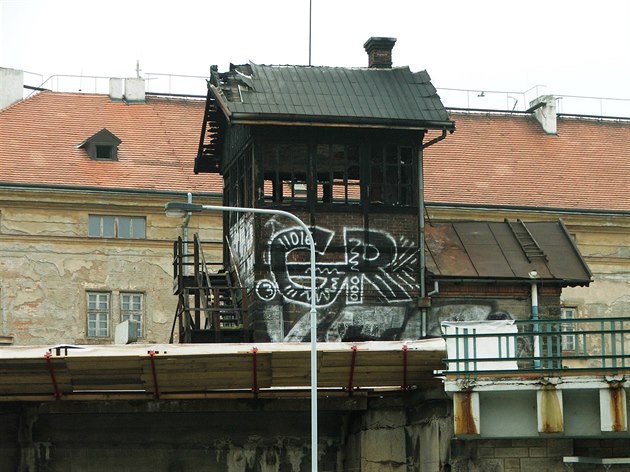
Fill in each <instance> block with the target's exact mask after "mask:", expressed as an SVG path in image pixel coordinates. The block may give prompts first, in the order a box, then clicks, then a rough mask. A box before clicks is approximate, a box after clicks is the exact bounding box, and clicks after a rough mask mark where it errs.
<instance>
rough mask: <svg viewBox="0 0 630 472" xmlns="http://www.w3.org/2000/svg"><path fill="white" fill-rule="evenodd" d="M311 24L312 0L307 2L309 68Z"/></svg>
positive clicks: (309, 59)
mask: <svg viewBox="0 0 630 472" xmlns="http://www.w3.org/2000/svg"><path fill="white" fill-rule="evenodd" d="M312 22H313V0H308V65H309V66H311V65H312V64H311V25H312Z"/></svg>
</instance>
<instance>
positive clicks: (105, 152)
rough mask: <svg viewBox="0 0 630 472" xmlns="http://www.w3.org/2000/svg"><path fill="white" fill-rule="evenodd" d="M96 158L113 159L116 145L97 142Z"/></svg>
mask: <svg viewBox="0 0 630 472" xmlns="http://www.w3.org/2000/svg"><path fill="white" fill-rule="evenodd" d="M95 146H96V159H112V155H113V154H114V146H111V145H108V144H96V145H95Z"/></svg>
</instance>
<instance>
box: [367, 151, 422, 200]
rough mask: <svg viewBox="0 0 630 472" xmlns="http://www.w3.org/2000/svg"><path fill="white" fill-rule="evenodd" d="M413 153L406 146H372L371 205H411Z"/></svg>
mask: <svg viewBox="0 0 630 472" xmlns="http://www.w3.org/2000/svg"><path fill="white" fill-rule="evenodd" d="M412 157H413V152H412V148H411V147H408V146H395V145H385V146H374V147H373V148H372V152H371V155H370V191H369V198H370V202H372V203H387V204H396V205H412V204H413V182H414V172H413V169H414V167H413V159H412Z"/></svg>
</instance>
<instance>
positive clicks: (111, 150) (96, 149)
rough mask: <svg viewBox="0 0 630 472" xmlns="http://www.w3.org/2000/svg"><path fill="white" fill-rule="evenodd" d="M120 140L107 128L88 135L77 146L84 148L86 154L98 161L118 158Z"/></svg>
mask: <svg viewBox="0 0 630 472" xmlns="http://www.w3.org/2000/svg"><path fill="white" fill-rule="evenodd" d="M120 143H122V141H121V140H120V139H119V138H118V137H117V136H116V135H114V134H113V133H111V132H110V131H109V130H108V129H107V128H103V129H102V130H100V131H99V132H98V133H96V134H94V135H92V136H90V137H89V138H88V139H86V140H85V141H83V142H82V143H81V144H79V145H78V146H77V147H78V148H79V149H85V151H86V152H87V154H88V156H90V158H92V159H94V160H98V161H116V160H118V146H119V145H120Z"/></svg>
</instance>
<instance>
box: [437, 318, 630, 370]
mask: <svg viewBox="0 0 630 472" xmlns="http://www.w3.org/2000/svg"><path fill="white" fill-rule="evenodd" d="M442 329H443V337H444V339H445V340H446V345H447V355H448V358H447V359H445V364H446V370H445V371H444V374H446V375H456V376H471V375H472V376H482V375H496V374H509V375H510V376H514V375H516V376H518V375H520V374H528V373H529V374H531V373H543V372H546V373H545V374H544V375H562V374H563V373H564V374H566V375H571V373H579V372H582V373H587V372H591V373H594V374H596V373H606V374H607V375H613V374H616V373H619V372H623V371H628V370H630V317H629V318H624V317H617V318H584V319H554V320H538V321H531V320H515V321H513V320H508V321H492V322H476V323H472V322H461V323H456V322H452V323H443V325H442Z"/></svg>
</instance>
